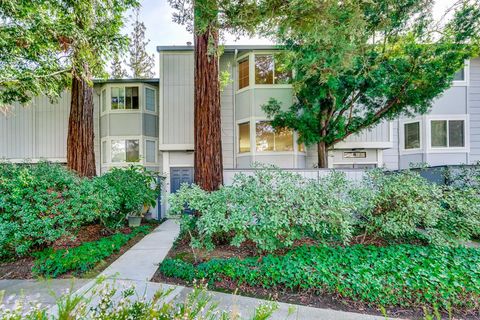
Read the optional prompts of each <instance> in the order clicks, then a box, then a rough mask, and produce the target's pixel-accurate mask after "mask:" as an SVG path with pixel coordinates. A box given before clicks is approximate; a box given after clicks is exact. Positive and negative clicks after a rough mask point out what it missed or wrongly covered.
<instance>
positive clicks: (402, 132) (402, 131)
mask: <svg viewBox="0 0 480 320" xmlns="http://www.w3.org/2000/svg"><path fill="white" fill-rule="evenodd" d="M410 123H418V124H419V130H420V147H418V148H413V149H406V148H405V142H406V141H405V125H406V124H410ZM400 126H401V127H400V128H401V129H400V150H401V153H402V154H408V153H420V152H422V150H423V147H424V146H423V142H424V140H425V138H424V135H423V121H422V119H421V118H414V119H409V120H405V121H401V123H400Z"/></svg>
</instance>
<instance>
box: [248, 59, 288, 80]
mask: <svg viewBox="0 0 480 320" xmlns="http://www.w3.org/2000/svg"><path fill="white" fill-rule="evenodd" d="M291 76H292V74H291V72H290V71H288V70H287V69H286V67H285V65H284V64H282V63H281V62H280V59H279V58H278V56H276V55H272V54H266V55H255V83H256V84H285V83H289V82H290V79H291Z"/></svg>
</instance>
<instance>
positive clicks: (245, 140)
mask: <svg viewBox="0 0 480 320" xmlns="http://www.w3.org/2000/svg"><path fill="white" fill-rule="evenodd" d="M238 146H239V153H245V152H250V122H245V123H240V124H239V125H238Z"/></svg>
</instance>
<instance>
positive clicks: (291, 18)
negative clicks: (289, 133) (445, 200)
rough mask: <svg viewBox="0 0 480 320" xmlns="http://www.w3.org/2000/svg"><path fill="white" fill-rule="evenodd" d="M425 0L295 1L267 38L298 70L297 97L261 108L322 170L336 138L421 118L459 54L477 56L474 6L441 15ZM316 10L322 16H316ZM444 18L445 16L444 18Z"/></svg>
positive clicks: (447, 81)
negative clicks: (313, 151)
mask: <svg viewBox="0 0 480 320" xmlns="http://www.w3.org/2000/svg"><path fill="white" fill-rule="evenodd" d="M432 5H433V4H432V1H430V0H374V1H357V0H350V1H336V0H324V1H316V0H305V1H301V2H296V1H294V2H292V5H291V6H290V7H289V8H288V9H287V10H289V14H288V15H283V16H280V17H279V19H277V20H276V23H278V25H277V28H276V29H275V33H274V34H273V37H274V38H275V39H276V40H277V41H278V43H280V44H281V45H283V46H284V48H285V49H286V53H285V63H286V65H287V66H288V67H289V68H292V69H293V70H295V76H294V79H293V86H294V92H295V96H296V99H295V102H294V103H293V105H291V106H288V107H289V108H288V109H287V110H285V109H282V106H281V105H280V104H279V103H278V102H277V101H275V100H274V99H271V100H270V101H269V103H268V104H266V105H265V106H264V107H263V109H264V111H265V112H266V113H267V114H268V115H269V116H270V117H272V118H273V125H274V126H276V127H288V128H291V129H293V130H296V131H298V132H299V134H300V139H299V140H300V141H299V142H304V143H305V144H306V145H314V144H316V145H317V148H318V166H319V167H327V165H328V160H327V159H328V158H327V152H328V149H329V148H331V147H332V146H333V145H335V143H338V142H340V141H342V140H344V139H345V138H347V137H348V136H350V135H352V134H355V133H357V132H359V131H361V130H364V129H367V128H371V127H373V126H375V125H377V124H378V123H379V122H381V121H384V120H391V119H395V118H397V117H399V116H410V115H413V114H424V113H426V112H428V110H429V108H430V107H431V105H432V101H433V100H434V99H435V98H436V97H438V96H439V95H440V94H441V93H442V92H443V91H444V90H445V89H447V88H448V87H449V86H450V85H451V83H452V80H453V76H454V74H455V72H456V71H458V70H459V69H461V68H462V67H463V65H464V61H465V59H469V58H471V57H475V56H476V55H477V54H478V53H479V43H480V42H479V40H480V5H479V4H478V2H476V1H469V0H461V1H458V2H457V3H456V4H455V6H453V7H452V8H451V9H450V10H449V12H447V13H446V15H445V16H444V17H443V18H442V19H441V20H439V21H434V19H433V18H432ZM320 13H321V14H320ZM448 16H450V18H448Z"/></svg>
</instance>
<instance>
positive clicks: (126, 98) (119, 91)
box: [111, 87, 138, 110]
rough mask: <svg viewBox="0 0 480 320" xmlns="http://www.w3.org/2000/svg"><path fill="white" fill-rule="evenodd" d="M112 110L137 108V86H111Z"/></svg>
mask: <svg viewBox="0 0 480 320" xmlns="http://www.w3.org/2000/svg"><path fill="white" fill-rule="evenodd" d="M111 104H112V110H119V109H138V87H125V88H123V87H112V88H111Z"/></svg>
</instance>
